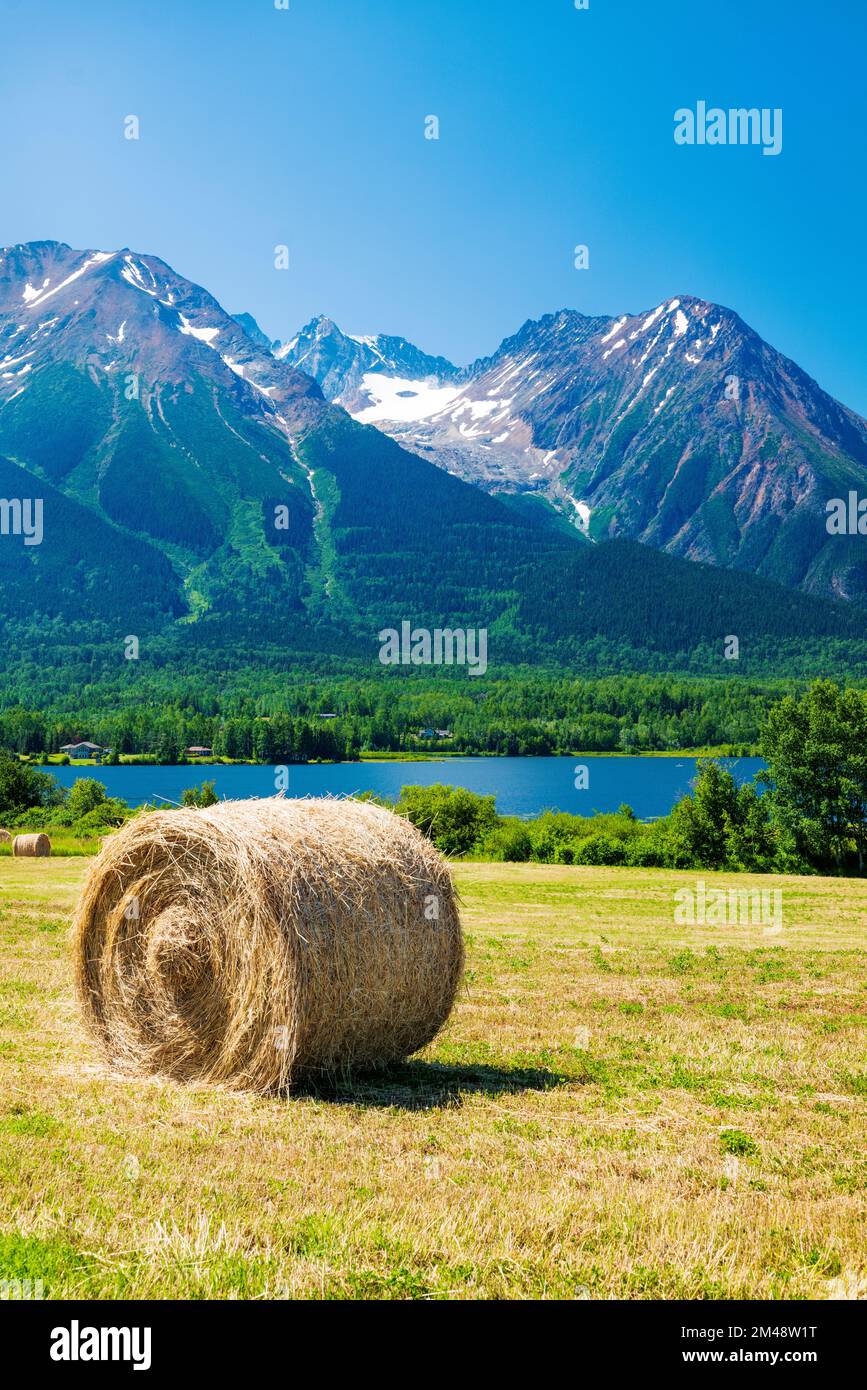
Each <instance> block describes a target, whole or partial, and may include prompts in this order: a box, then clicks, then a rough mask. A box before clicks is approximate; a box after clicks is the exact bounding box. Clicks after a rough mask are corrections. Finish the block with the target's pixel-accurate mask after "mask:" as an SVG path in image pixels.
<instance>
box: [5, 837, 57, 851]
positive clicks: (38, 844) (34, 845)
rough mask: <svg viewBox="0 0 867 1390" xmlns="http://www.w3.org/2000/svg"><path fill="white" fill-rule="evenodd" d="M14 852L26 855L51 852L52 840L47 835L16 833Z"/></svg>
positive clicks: (13, 843) (13, 842) (13, 845)
mask: <svg viewBox="0 0 867 1390" xmlns="http://www.w3.org/2000/svg"><path fill="white" fill-rule="evenodd" d="M12 853H13V854H23V855H26V856H32V855H43V854H50V853H51V841H50V840H49V838H48V836H47V835H42V834H39V835H16V836H15V839H14V840H13V841H12Z"/></svg>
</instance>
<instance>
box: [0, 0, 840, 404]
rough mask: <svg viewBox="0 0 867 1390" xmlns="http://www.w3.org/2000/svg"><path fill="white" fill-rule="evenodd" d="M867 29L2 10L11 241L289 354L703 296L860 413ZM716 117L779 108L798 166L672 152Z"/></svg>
mask: <svg viewBox="0 0 867 1390" xmlns="http://www.w3.org/2000/svg"><path fill="white" fill-rule="evenodd" d="M865 14H867V7H865V6H864V4H863V0H821V3H818V0H816V2H815V3H814V0H726V3H719V4H707V5H705V4H699V3H695V0H590V9H589V10H587V11H576V10H575V8H574V3H573V0H289V9H288V10H287V11H281V10H277V9H275V8H274V4H273V0H129V2H128V3H121V2H120V0H76V3H74V4H73V3H69V0H63V3H60V0H40V3H39V4H38V5H34V4H33V0H0V34H2V41H0V91H2V109H3V159H2V185H0V186H2V195H0V197H2V201H0V242H2V243H10V242H17V241H28V240H32V239H40V238H56V239H58V240H61V241H68V242H69V243H71V244H72V245H73V246H79V247H85V246H89V247H97V248H101V249H113V248H115V247H118V246H122V245H129V246H132V247H133V248H135V249H136V250H139V251H146V252H152V253H154V254H157V255H160V256H162V257H163V258H164V259H165V260H167V261H169V262H170V263H171V264H172V265H173V266H174V267H175V268H176V269H177V270H178V271H180V272H181V273H182V274H184V275H187V276H188V277H190V278H191V279H193V280H196V281H198V282H199V283H201V284H204V285H206V286H207V288H208V289H210V290H211V291H213V293H215V294H216V295H217V297H218V298H219V299H220V301H221V302H222V303H223V304H224V305H225V306H226V307H227V308H228V309H230V310H232V311H235V312H237V311H239V310H242V309H246V310H249V311H250V312H252V313H253V314H255V315H256V317H257V318H258V319H259V321H260V322H261V324H262V325H263V327H264V328H265V329H266V331H268V332H269V333H271V334H272V335H274V336H279V337H283V338H286V337H288V336H289V335H290V334H291V333H292V332H293V331H294V330H295V329H296V328H297V327H299V326H300V325H301V324H302V323H303V322H305V321H306V320H307V319H309V318H310V317H311V316H312V315H313V314H315V313H326V314H329V315H331V317H333V318H334V319H336V320H337V322H338V323H340V324H341V326H342V327H344V328H345V329H346V330H348V331H349V332H355V333H363V332H371V333H373V332H380V331H381V332H389V333H401V334H403V335H405V336H406V337H408V338H410V339H412V340H414V341H416V342H417V343H418V344H419V345H420V346H422V347H423V348H425V349H426V350H427V351H429V352H436V353H443V354H445V355H446V356H448V357H451V358H452V359H453V360H455V361H457V362H461V363H463V362H466V361H468V360H470V359H471V358H473V357H475V356H477V355H479V354H481V353H487V352H490V351H492V350H493V349H494V348H495V346H496V345H497V344H498V342H499V341H500V339H501V338H503V337H504V336H506V335H508V334H509V333H512V332H514V331H516V330H517V329H518V327H519V326H520V325H521V324H522V323H523V322H524V320H525V319H527V318H531V317H537V316H538V315H540V314H542V313H545V312H548V311H553V310H556V309H559V308H562V307H564V306H568V307H572V308H576V309H580V310H583V311H584V312H589V313H612V314H613V313H619V312H622V311H626V310H630V311H638V310H639V309H643V308H646V307H650V306H653V305H655V304H657V303H658V302H659V301H660V300H661V299H662V298H663V297H665V296H667V295H673V294H677V293H692V294H697V295H701V296H703V297H705V298H707V299H711V300H716V301H719V302H721V303H723V304H726V305H729V306H730V307H732V308H734V309H736V310H737V311H738V312H739V313H740V314H741V315H742V316H743V317H744V318H745V319H746V320H747V322H749V323H751V324H752V325H753V326H754V327H755V328H757V329H758V330H759V331H760V332H761V333H762V334H763V335H764V336H765V337H766V338H767V339H768V340H769V341H770V342H772V343H773V344H774V345H775V346H776V347H779V348H780V349H781V350H782V351H784V352H786V353H788V354H789V355H790V356H792V357H794V358H795V359H796V360H797V361H798V362H800V364H801V365H802V366H803V367H805V368H806V370H808V371H809V372H810V373H811V374H812V375H814V376H815V377H816V378H817V379H818V380H819V382H820V383H821V384H822V385H823V386H824V387H825V388H826V389H827V390H829V391H831V392H832V394H834V395H836V396H838V397H839V398H840V399H841V400H843V401H844V402H845V403H847V404H848V405H851V406H852V407H854V408H855V409H858V410H860V411H861V412H862V413H864V414H867V371H865V357H867V352H865V337H867V276H865V272H864V244H865V241H867V235H865V220H867V219H865V208H867V192H865V187H867V185H865V162H867V161H865V151H867V92H865V56H867V42H865V40H867V17H865ZM699 99H702V100H706V101H707V102H708V103H709V104H711V105H714V104H716V105H720V106H724V107H729V106H758V107H764V106H768V107H782V109H783V151H782V153H781V154H780V155H779V156H778V157H776V158H773V157H766V156H763V155H762V154H761V151H760V150H759V149H758V148H755V147H745V148H744V147H723V148H710V147H704V148H698V147H694V148H685V147H678V146H676V145H675V143H674V140H673V129H674V122H673V114H674V111H675V109H676V108H678V107H681V106H690V105H692V106H694V104H695V102H696V101H698V100H699ZM129 114H135V115H138V116H139V118H140V120H141V139H140V140H139V141H138V142H134V141H127V140H125V139H124V138H123V118H124V117H125V116H126V115H129ZM431 114H435V115H437V116H438V117H439V120H440V123H441V127H440V129H441V138H440V139H439V141H428V140H425V139H424V133H423V132H424V127H423V122H424V118H425V116H427V115H431ZM580 242H584V243H587V244H588V245H589V247H590V257H591V268H590V270H589V271H577V270H575V269H574V268H573V263H572V248H573V247H574V246H575V245H576V243H580ZM277 243H287V244H288V245H289V247H290V253H291V268H290V270H289V271H288V272H278V271H275V270H274V268H273V247H274V245H275V244H277Z"/></svg>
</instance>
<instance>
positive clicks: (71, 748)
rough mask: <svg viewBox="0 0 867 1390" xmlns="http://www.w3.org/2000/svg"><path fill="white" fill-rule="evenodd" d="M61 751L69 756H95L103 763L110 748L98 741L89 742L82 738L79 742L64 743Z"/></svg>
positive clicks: (97, 760)
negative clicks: (104, 746) (102, 745)
mask: <svg viewBox="0 0 867 1390" xmlns="http://www.w3.org/2000/svg"><path fill="white" fill-rule="evenodd" d="M60 751H61V753H65V754H66V756H67V757H68V758H93V759H94V760H95V761H96V762H98V763H101V762H102V760H103V758H106V757H108V754H109V753H110V752H111V749H110V748H102V747H100V745H99V744H98V743H88V742H86V741H85V740H82V741H81V742H79V743H64V745H63V747H62V748H61V750H60Z"/></svg>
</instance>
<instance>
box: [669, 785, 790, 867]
mask: <svg viewBox="0 0 867 1390" xmlns="http://www.w3.org/2000/svg"><path fill="white" fill-rule="evenodd" d="M768 809H769V808H768V806H767V805H766V804H765V800H764V798H763V797H761V796H759V795H758V793H757V791H756V789H755V787H752V786H750V785H746V786H742V787H739V786H738V784H737V782H736V781H735V779H734V777H733V776H732V774H731V772H729V770H728V769H727V768H724V767H722V766H721V764H720V763H718V762H715V761H714V760H713V759H710V758H702V759H700V760H699V763H698V775H697V777H696V780H695V784H694V786H693V790H692V793H691V794H690V795H689V796H685V797H683V798H682V799H681V800H680V801H679V802H678V803H677V805H676V806H674V807H673V808H672V811H671V813H670V815H669V817H668V820H667V823H666V830H665V838H666V844H667V850H668V858H669V860H670V862H671V863H672V864H673V865H674V866H675V867H676V868H693V867H695V868H701V869H756V870H758V869H766V868H769V867H770V866H771V864H772V862H773V859H774V855H775V848H776V846H775V840H774V835H773V831H772V828H771V825H770V821H769V814H768Z"/></svg>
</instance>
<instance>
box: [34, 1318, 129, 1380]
mask: <svg viewBox="0 0 867 1390" xmlns="http://www.w3.org/2000/svg"><path fill="white" fill-rule="evenodd" d="M50 1355H51V1359H52V1361H131V1362H132V1368H133V1370H134V1371H147V1370H150V1364H151V1329H150V1328H149V1327H81V1326H80V1325H79V1322H78V1319H77V1318H73V1319H72V1322H71V1323H70V1324H69V1327H54V1328H52V1330H51V1352H50Z"/></svg>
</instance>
